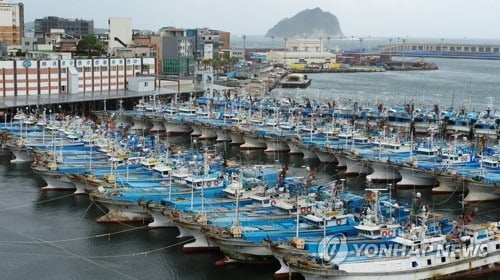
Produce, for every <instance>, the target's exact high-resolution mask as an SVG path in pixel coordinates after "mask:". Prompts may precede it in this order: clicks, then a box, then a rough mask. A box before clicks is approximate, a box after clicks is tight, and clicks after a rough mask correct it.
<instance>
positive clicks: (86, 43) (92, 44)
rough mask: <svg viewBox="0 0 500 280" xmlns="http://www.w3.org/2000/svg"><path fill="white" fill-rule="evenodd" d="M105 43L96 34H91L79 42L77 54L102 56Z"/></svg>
mask: <svg viewBox="0 0 500 280" xmlns="http://www.w3.org/2000/svg"><path fill="white" fill-rule="evenodd" d="M103 45H104V44H103V42H102V41H100V40H99V39H98V38H97V37H96V36H95V35H89V36H87V37H85V38H83V39H81V40H80V41H79V42H78V46H77V48H76V55H88V56H89V57H92V56H101V55H103V54H104V48H103Z"/></svg>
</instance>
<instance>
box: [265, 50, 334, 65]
mask: <svg viewBox="0 0 500 280" xmlns="http://www.w3.org/2000/svg"><path fill="white" fill-rule="evenodd" d="M336 58H337V56H336V55H335V54H334V53H329V52H275V51H271V52H268V53H267V62H269V63H277V64H284V65H289V64H293V63H325V62H328V63H332V62H335V60H336Z"/></svg>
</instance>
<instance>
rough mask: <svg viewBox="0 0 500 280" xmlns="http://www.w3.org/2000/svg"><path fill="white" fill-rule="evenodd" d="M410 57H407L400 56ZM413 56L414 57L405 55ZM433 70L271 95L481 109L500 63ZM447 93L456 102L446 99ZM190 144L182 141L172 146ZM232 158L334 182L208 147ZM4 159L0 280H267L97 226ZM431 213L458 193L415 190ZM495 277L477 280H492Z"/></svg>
mask: <svg viewBox="0 0 500 280" xmlns="http://www.w3.org/2000/svg"><path fill="white" fill-rule="evenodd" d="M405 59H410V58H405ZM412 59H415V58H412ZM429 61H431V62H435V63H437V64H438V65H439V67H440V70H438V71H431V72H387V73H355V74H315V75H311V76H312V78H313V83H312V86H311V87H310V88H308V89H306V90H303V91H296V90H292V91H284V90H277V91H276V93H277V94H283V95H286V94H295V95H298V96H308V97H311V96H314V95H317V98H322V99H325V100H331V99H339V98H343V99H349V98H352V99H353V100H365V101H367V102H378V101H381V102H382V103H384V104H388V103H403V102H408V100H413V101H414V102H415V103H416V104H440V105H442V106H451V105H452V99H454V101H453V103H454V104H453V105H454V106H455V107H459V106H460V105H463V104H464V100H465V102H466V103H467V104H466V105H467V106H468V109H473V108H476V109H477V110H479V109H481V110H482V109H486V107H485V106H486V103H487V102H486V101H485V100H488V99H487V97H496V100H493V101H492V102H493V104H494V105H493V106H494V107H493V108H494V109H496V108H498V107H499V106H498V101H499V100H498V99H500V94H499V93H498V89H500V82H499V81H500V79H499V77H498V76H499V75H500V61H479V60H444V59H432V60H429ZM453 96H454V98H452V97H453ZM174 140H175V141H176V142H177V143H178V144H180V145H183V146H184V147H191V146H192V145H193V144H192V143H191V139H190V138H189V137H178V138H176V139H172V141H174ZM203 144H205V145H216V146H217V150H218V151H220V152H225V153H226V154H227V156H228V157H229V158H231V159H233V160H235V161H241V162H242V163H249V164H262V163H269V164H276V166H277V168H280V166H282V165H283V164H285V163H286V164H287V165H288V166H289V168H290V169H292V170H293V172H294V175H295V174H302V175H305V176H307V173H308V172H309V171H308V170H307V169H306V166H309V167H310V169H312V170H317V171H318V175H319V178H320V180H322V181H324V182H326V181H328V180H331V179H338V178H340V173H341V172H340V171H337V170H336V169H335V166H334V165H325V164H320V163H319V162H317V161H305V160H303V159H302V157H301V156H288V155H286V154H273V153H264V152H262V151H251V152H249V151H245V152H243V151H240V150H239V148H237V147H234V146H230V145H228V144H226V145H221V144H214V143H211V142H206V143H197V145H203ZM11 158H12V154H11V153H10V152H9V151H8V150H1V151H0V270H1V271H2V276H0V278H1V279H29V278H34V277H36V278H38V279H240V280H247V279H272V275H273V272H274V271H275V270H276V269H277V268H278V265H277V264H270V265H252V266H250V265H238V264H230V265H225V266H222V267H217V266H215V262H216V261H217V260H219V259H221V258H222V257H223V255H222V254H221V253H218V252H205V253H194V254H184V253H183V252H182V250H181V248H182V244H183V243H184V242H188V241H189V238H183V239H178V238H177V237H176V236H177V235H178V231H177V230H176V229H174V228H166V229H147V228H146V227H145V226H144V225H142V224H98V223H96V218H97V217H99V216H100V215H102V210H101V209H99V207H97V206H95V205H93V204H92V203H91V202H90V200H89V198H88V197H87V196H84V195H82V196H74V195H72V193H71V192H41V191H40V187H41V186H43V181H42V180H41V178H40V177H38V176H37V175H35V174H34V173H33V172H32V171H31V169H30V166H29V164H13V163H10V159H11ZM346 186H347V188H348V189H349V190H350V191H353V192H357V193H362V192H363V189H364V188H365V186H366V180H365V178H364V176H360V177H352V178H348V179H347V181H346ZM421 192H422V195H423V197H424V198H425V200H426V201H427V202H428V204H429V205H430V206H431V207H432V208H433V209H434V210H435V211H436V212H438V213H443V214H446V215H451V216H457V215H459V214H461V213H462V211H463V209H464V208H462V205H461V203H460V200H461V196H460V195H459V194H451V195H450V194H446V195H434V196H433V195H431V193H430V190H425V191H421ZM414 194H415V191H414V190H404V191H399V190H398V191H393V193H392V195H393V196H395V197H397V198H400V199H407V200H411V199H412V198H413V196H414ZM467 207H477V208H478V210H479V211H478V214H477V215H476V217H475V219H477V220H478V221H487V220H498V219H499V218H500V211H499V208H498V206H497V203H486V204H475V205H470V206H465V208H467ZM499 277H500V275H499V274H496V275H489V276H486V278H484V279H498V278H499Z"/></svg>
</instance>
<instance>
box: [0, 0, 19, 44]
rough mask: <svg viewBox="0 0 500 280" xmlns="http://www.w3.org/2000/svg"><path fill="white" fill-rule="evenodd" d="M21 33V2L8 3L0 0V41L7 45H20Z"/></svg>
mask: <svg viewBox="0 0 500 280" xmlns="http://www.w3.org/2000/svg"><path fill="white" fill-rule="evenodd" d="M23 33H24V5H23V3H18V4H9V3H7V2H6V1H5V0H0V41H4V42H5V43H6V44H7V46H20V45H21V40H22V38H23Z"/></svg>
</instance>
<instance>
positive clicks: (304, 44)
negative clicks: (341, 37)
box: [285, 39, 323, 52]
mask: <svg viewBox="0 0 500 280" xmlns="http://www.w3.org/2000/svg"><path fill="white" fill-rule="evenodd" d="M285 48H286V49H287V50H288V51H292V52H322V51H323V41H322V40H320V39H289V40H286V41H285Z"/></svg>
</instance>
